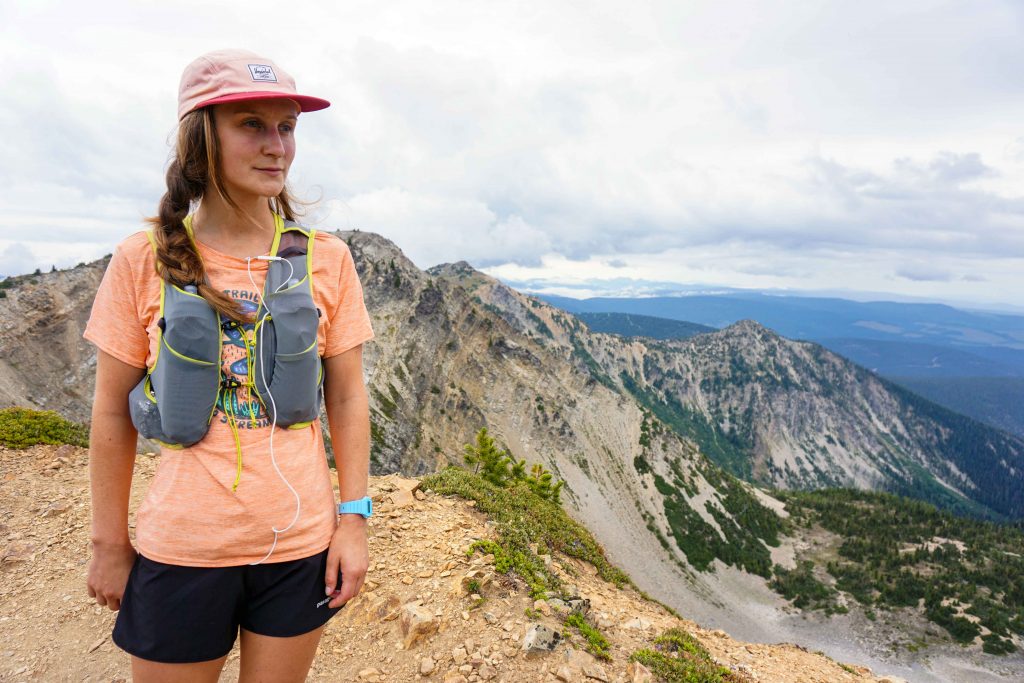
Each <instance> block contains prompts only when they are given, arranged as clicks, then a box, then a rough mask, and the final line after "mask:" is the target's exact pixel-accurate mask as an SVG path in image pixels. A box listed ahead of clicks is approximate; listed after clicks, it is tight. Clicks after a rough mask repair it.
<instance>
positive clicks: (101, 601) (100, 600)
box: [95, 593, 107, 607]
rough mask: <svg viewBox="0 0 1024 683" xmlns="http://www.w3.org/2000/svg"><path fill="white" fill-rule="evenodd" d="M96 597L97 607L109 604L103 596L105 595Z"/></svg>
mask: <svg viewBox="0 0 1024 683" xmlns="http://www.w3.org/2000/svg"><path fill="white" fill-rule="evenodd" d="M95 597H96V604H97V605H100V606H101V607H102V606H103V605H106V604H107V597H106V596H105V595H103V593H96V596H95Z"/></svg>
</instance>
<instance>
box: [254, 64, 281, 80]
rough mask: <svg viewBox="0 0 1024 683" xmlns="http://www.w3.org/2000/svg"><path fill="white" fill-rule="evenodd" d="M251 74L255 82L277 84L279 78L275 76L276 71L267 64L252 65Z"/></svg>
mask: <svg viewBox="0 0 1024 683" xmlns="http://www.w3.org/2000/svg"><path fill="white" fill-rule="evenodd" d="M249 73H250V74H252V80H254V81H261V82H266V83H277V76H275V75H274V70H273V69H272V68H271V67H270V66H268V65H267V64H250V65H249Z"/></svg>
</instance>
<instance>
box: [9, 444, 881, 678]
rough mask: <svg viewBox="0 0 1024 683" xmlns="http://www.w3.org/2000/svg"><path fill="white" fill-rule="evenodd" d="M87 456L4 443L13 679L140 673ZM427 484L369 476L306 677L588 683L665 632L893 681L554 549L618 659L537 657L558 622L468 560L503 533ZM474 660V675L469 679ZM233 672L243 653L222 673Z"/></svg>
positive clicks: (795, 665)
mask: <svg viewBox="0 0 1024 683" xmlns="http://www.w3.org/2000/svg"><path fill="white" fill-rule="evenodd" d="M87 459H88V458H87V453H86V451H85V449H80V448H74V447H71V446H61V447H57V446H36V447H34V448H31V449H29V450H25V451H14V450H7V449H3V448H0V493H2V495H3V498H4V500H6V501H11V505H10V506H8V508H7V509H6V510H5V516H4V519H3V521H2V522H0V530H2V531H3V534H4V537H5V539H6V540H5V541H4V542H3V543H0V558H2V559H0V597H2V599H0V638H2V639H3V642H4V649H5V656H4V658H3V661H2V663H0V678H3V679H4V680H8V679H10V680H18V681H20V680H107V681H109V680H118V679H120V680H126V679H127V678H128V677H129V675H130V662H129V658H128V655H126V654H125V653H123V652H122V651H120V650H119V649H117V648H116V647H115V646H114V645H113V644H112V643H111V642H110V639H109V635H110V630H111V628H112V626H113V620H114V613H112V612H110V611H109V610H107V609H106V608H104V607H98V606H96V605H95V603H94V602H93V600H91V599H90V598H89V597H88V595H86V591H85V572H86V560H87V554H86V553H84V552H83V549H84V548H85V547H86V546H87V544H88V507H87V501H88V466H87ZM154 465H155V458H153V457H149V456H140V457H139V459H138V462H137V464H136V476H135V481H134V482H133V487H132V489H133V495H132V506H131V508H132V510H135V509H137V507H138V503H139V502H140V500H141V495H142V493H143V492H144V491H145V488H146V487H147V486H148V483H149V480H150V479H151V477H152V473H153V469H154ZM418 486H419V482H418V481H416V480H410V479H404V478H401V477H396V476H394V475H391V476H386V477H373V478H371V481H370V494H371V496H372V497H373V498H374V509H375V514H374V516H373V517H372V518H371V519H370V522H369V526H368V534H369V538H370V558H371V567H370V571H369V572H368V574H367V582H366V584H365V585H364V588H363V591H362V593H360V595H358V596H357V597H356V598H355V599H354V600H352V601H351V602H349V603H348V604H347V605H346V607H345V609H343V610H342V612H341V613H340V614H339V615H338V616H337V617H335V618H334V619H332V620H331V621H330V622H329V623H328V626H327V628H326V631H325V634H324V636H323V639H322V641H321V646H320V650H319V652H318V656H317V659H316V661H315V662H314V665H313V670H312V671H311V672H310V676H309V680H310V681H357V680H358V681H367V682H371V681H392V682H395V683H400V682H406V681H408V682H410V683H411V682H412V681H417V680H423V679H424V678H426V679H427V680H438V681H440V680H441V679H442V678H443V679H444V680H446V681H458V680H461V681H463V682H465V681H466V680H467V677H466V676H467V675H468V676H469V677H470V679H472V680H492V681H494V682H495V683H500V682H505V683H519V682H520V681H547V680H555V677H554V673H555V672H556V671H558V670H562V671H563V672H564V675H566V676H567V677H568V680H572V681H580V682H582V681H583V680H591V679H590V678H588V677H587V676H585V675H584V671H590V672H591V673H592V674H595V675H596V674H600V675H601V676H603V677H604V678H603V680H607V681H623V682H624V681H633V680H642V678H641V679H635V678H633V677H632V675H630V674H628V673H627V667H629V666H630V663H629V656H630V654H631V653H633V652H635V651H636V650H638V649H640V648H643V647H650V646H651V642H652V640H653V638H654V637H655V636H656V635H657V634H659V633H661V632H662V631H664V630H665V629H668V628H682V629H684V630H686V631H688V632H690V633H692V634H693V635H694V636H696V638H697V639H698V641H699V642H700V643H702V644H703V645H704V647H706V648H707V649H708V650H709V651H710V653H711V654H712V656H713V657H714V658H715V660H717V662H718V663H719V664H721V665H722V666H725V667H727V668H730V669H732V670H733V671H735V672H737V677H736V678H735V679H734V680H737V681H741V680H770V681H781V682H793V683H796V682H798V681H807V680H828V681H836V682H853V681H879V680H884V679H879V678H877V677H875V676H873V675H872V674H871V673H870V671H869V670H868V669H866V668H864V667H860V666H849V665H840V664H838V663H836V662H835V661H833V660H830V659H828V658H827V657H824V656H822V655H820V654H812V653H809V652H807V651H806V650H802V649H800V648H797V647H794V646H792V645H751V644H746V643H742V642H738V641H735V640H733V639H732V638H730V637H728V636H727V635H726V634H725V633H723V632H721V631H710V630H706V629H702V628H700V627H699V626H697V625H696V624H694V623H693V622H690V621H687V620H684V619H680V618H679V617H676V616H673V615H672V614H670V613H669V612H668V611H667V610H665V609H664V608H663V607H661V606H660V605H658V604H656V603H654V602H651V601H649V600H644V599H643V598H642V597H641V596H640V595H639V594H638V593H637V592H636V591H635V590H633V589H631V588H628V587H625V588H616V587H615V586H613V585H611V584H609V583H606V582H605V581H603V580H602V579H600V578H599V577H598V576H596V571H595V570H594V568H593V567H592V566H591V565H589V564H587V563H584V562H580V561H578V560H575V559H573V558H569V557H565V556H563V555H561V554H560V553H555V554H554V556H553V557H552V558H551V559H552V566H554V567H556V568H558V569H557V571H559V572H560V573H561V574H562V575H564V577H565V579H566V581H570V582H572V584H573V588H574V589H575V590H576V592H577V594H578V595H579V596H581V597H583V598H585V599H586V600H588V601H589V605H590V611H589V614H590V616H591V618H592V619H593V620H594V621H595V622H599V623H600V624H601V632H602V633H603V634H604V635H605V637H607V638H608V640H609V652H610V655H611V660H610V661H599V660H598V659H596V658H595V657H593V656H591V655H589V654H587V653H586V652H584V651H583V649H582V648H583V646H584V645H585V642H584V641H583V640H582V639H581V638H580V637H579V636H574V637H573V638H572V639H571V642H570V641H562V642H561V643H559V644H558V645H557V647H556V648H555V649H554V651H552V652H546V653H530V654H527V653H526V652H524V651H523V649H522V645H523V643H524V640H525V636H526V634H527V632H528V631H529V630H530V628H531V627H532V626H533V625H534V624H535V623H537V624H544V625H547V626H551V627H554V628H558V627H559V620H558V619H556V618H553V617H552V616H551V615H550V614H542V613H541V614H538V613H537V612H533V613H534V614H535V615H537V618H536V619H534V618H531V617H529V616H528V615H527V614H526V612H527V611H528V610H530V611H532V610H534V607H535V606H536V603H535V602H534V600H533V599H532V598H530V596H529V594H528V592H527V590H526V588H525V586H523V585H522V584H519V583H517V582H516V581H515V580H513V579H511V578H508V577H505V576H504V575H500V574H497V573H496V571H495V568H494V566H493V564H491V562H493V560H492V559H489V558H487V557H486V556H481V555H480V554H479V553H478V554H476V555H475V556H472V557H467V555H466V552H465V551H466V549H467V548H468V547H469V546H470V545H471V544H472V543H473V541H475V540H478V539H486V538H490V537H492V536H493V535H494V529H493V525H492V524H489V523H488V520H487V518H486V517H485V516H484V515H482V514H481V513H479V512H478V511H476V510H475V509H474V508H473V507H471V506H470V505H469V504H468V503H467V501H465V500H462V499H459V498H453V497H442V496H439V495H436V494H434V493H431V492H429V491H428V492H426V493H424V492H420V491H416V494H415V495H413V491H415V490H416V489H417V488H418ZM562 567H565V569H562ZM570 572H572V574H570ZM473 580H475V581H477V583H478V584H480V588H479V590H480V591H481V593H482V597H483V598H485V600H484V602H483V603H482V604H479V603H477V602H476V601H475V599H474V597H473V596H472V595H470V593H469V592H467V591H466V589H465V588H464V586H465V585H466V584H467V582H469V581H473ZM548 611H552V610H551V609H550V608H548ZM407 612H408V613H416V614H417V615H418V616H421V617H423V618H426V619H427V620H428V621H427V626H426V627H423V628H422V630H423V631H424V632H425V633H426V635H424V636H422V637H420V638H418V639H416V640H414V641H413V642H408V640H407V637H406V636H405V634H404V633H403V621H404V617H403V616H402V615H403V614H404V613H407ZM431 623H432V630H433V631H434V632H433V633H431V632H430V631H431V628H430V624H431ZM406 643H408V644H406ZM426 660H429V661H430V664H428V663H427V661H426ZM466 665H468V667H469V668H468V670H464V671H460V668H459V667H460V666H466ZM563 667H564V668H563ZM373 670H375V671H376V673H374V672H373ZM422 672H429V673H426V674H424V673H422ZM237 679H238V649H237V646H236V648H235V649H234V650H233V651H232V653H231V654H230V655H229V657H228V663H227V666H226V669H225V674H224V676H223V678H222V680H226V681H234V680H237ZM561 680H563V681H564V680H566V678H563V679H561Z"/></svg>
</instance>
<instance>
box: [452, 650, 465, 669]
mask: <svg viewBox="0 0 1024 683" xmlns="http://www.w3.org/2000/svg"><path fill="white" fill-rule="evenodd" d="M467 656H468V655H467V654H466V648H463V647H457V648H455V649H454V650H452V660H453V661H454V662H455V664H456V665H462V664H465V662H466V657H467Z"/></svg>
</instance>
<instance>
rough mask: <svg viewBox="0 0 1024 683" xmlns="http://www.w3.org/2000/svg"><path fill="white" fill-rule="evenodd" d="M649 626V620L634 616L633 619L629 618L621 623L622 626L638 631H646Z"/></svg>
mask: <svg viewBox="0 0 1024 683" xmlns="http://www.w3.org/2000/svg"><path fill="white" fill-rule="evenodd" d="M650 627H651V622H649V621H647V620H646V619H644V618H643V617H636V618H634V619H630V620H629V621H627V622H626V623H625V624H623V625H622V628H629V629H636V630H638V631H646V630H647V629H649V628H650Z"/></svg>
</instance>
